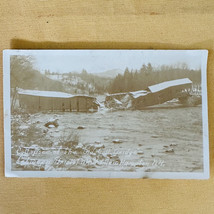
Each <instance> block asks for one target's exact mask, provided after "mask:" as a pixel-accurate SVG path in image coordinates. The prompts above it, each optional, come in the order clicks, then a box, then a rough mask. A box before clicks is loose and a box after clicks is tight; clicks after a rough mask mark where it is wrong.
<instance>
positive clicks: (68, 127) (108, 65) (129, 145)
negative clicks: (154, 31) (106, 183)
mask: <svg viewBox="0 0 214 214" xmlns="http://www.w3.org/2000/svg"><path fill="white" fill-rule="evenodd" d="M207 58H208V51H207V50H4V52H3V83H4V88H3V93H4V98H3V99H4V149H5V176H6V177H73V178H81V177H82V178H142V179H144V178H147V179H154V178H155V179H208V178H209V140H208V110H207Z"/></svg>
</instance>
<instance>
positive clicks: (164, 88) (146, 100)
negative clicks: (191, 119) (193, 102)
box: [131, 78, 192, 109]
mask: <svg viewBox="0 0 214 214" xmlns="http://www.w3.org/2000/svg"><path fill="white" fill-rule="evenodd" d="M191 87H192V81H191V80H190V79H188V78H184V79H177V80H171V81H166V82H162V83H159V84H156V85H152V86H149V87H148V89H147V90H145V91H142V92H141V93H139V92H132V93H131V95H132V98H133V100H132V107H134V108H135V109H143V108H145V107H147V106H153V105H158V104H162V103H165V102H166V101H169V100H172V99H174V98H179V97H180V96H181V95H182V93H184V91H187V90H188V89H190V88H191Z"/></svg>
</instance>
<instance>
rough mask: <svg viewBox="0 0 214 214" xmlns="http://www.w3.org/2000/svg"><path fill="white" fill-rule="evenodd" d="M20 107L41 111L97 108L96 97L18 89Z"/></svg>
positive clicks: (79, 110) (78, 110)
mask: <svg viewBox="0 0 214 214" xmlns="http://www.w3.org/2000/svg"><path fill="white" fill-rule="evenodd" d="M18 99H19V105H20V107H21V108H25V109H29V110H36V111H43V110H51V111H77V112H88V111H90V110H93V111H94V110H95V111H96V110H98V106H99V104H98V102H97V101H96V98H94V97H91V96H87V95H72V94H68V93H64V92H57V91H38V90H23V89H19V90H18Z"/></svg>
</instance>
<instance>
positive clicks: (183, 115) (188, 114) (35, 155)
mask: <svg viewBox="0 0 214 214" xmlns="http://www.w3.org/2000/svg"><path fill="white" fill-rule="evenodd" d="M51 119H52V120H53V119H58V124H59V126H58V127H52V128H47V127H45V126H44V125H45V123H46V122H47V121H49V120H51ZM12 170H87V171H94V170H105V171H106V170H113V171H115V170H119V171H139V170H143V171H148V172H149V171H150V172H201V171H203V144H202V118H201V106H197V107H177V106H171V107H164V106H163V107H162V108H150V109H146V110H143V111H131V110H128V111H110V110H103V111H99V112H96V113H70V112H64V113H52V112H46V113H36V114H27V113H22V114H15V115H13V116H12Z"/></svg>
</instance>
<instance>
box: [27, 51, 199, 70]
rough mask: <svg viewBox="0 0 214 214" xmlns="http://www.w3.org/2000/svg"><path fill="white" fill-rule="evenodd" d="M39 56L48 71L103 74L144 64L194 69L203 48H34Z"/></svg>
mask: <svg viewBox="0 0 214 214" xmlns="http://www.w3.org/2000/svg"><path fill="white" fill-rule="evenodd" d="M31 52H32V54H30V55H33V56H34V57H35V67H36V68H37V69H38V70H40V71H41V72H44V70H45V69H48V70H50V72H59V73H67V72H73V71H76V72H81V71H82V70H83V69H85V70H86V71H87V72H89V73H99V72H104V71H107V70H112V69H121V70H125V68H126V67H128V68H129V69H138V70H139V69H140V68H141V67H142V65H143V64H148V63H151V64H152V66H153V67H158V66H161V65H176V64H179V63H186V64H187V66H188V67H189V68H190V69H199V68H200V66H201V60H202V51H200V50H192V51H183V50H182V51H175V50H171V51H170V50H168V51H167V50H60V51H53V50H46V51H35V50H34V51H31Z"/></svg>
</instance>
